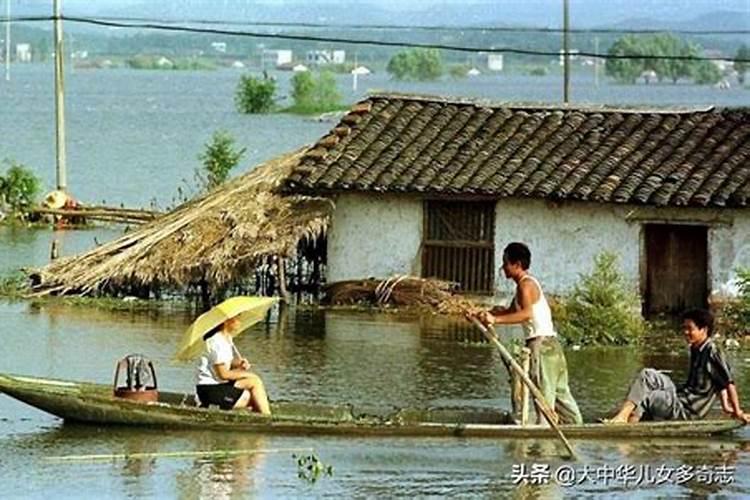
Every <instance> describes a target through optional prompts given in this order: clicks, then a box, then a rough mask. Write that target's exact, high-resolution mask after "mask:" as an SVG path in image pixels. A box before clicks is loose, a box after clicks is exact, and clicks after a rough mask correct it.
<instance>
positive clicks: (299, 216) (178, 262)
mask: <svg viewBox="0 0 750 500" xmlns="http://www.w3.org/2000/svg"><path fill="white" fill-rule="evenodd" d="M304 152H305V151H304V150H299V151H296V152H294V153H291V154H288V155H285V156H282V157H279V158H276V159H273V160H271V161H268V162H266V163H264V164H261V165H259V166H258V167H257V168H255V169H254V170H252V171H251V172H249V173H247V174H244V175H242V176H240V177H237V178H235V179H233V180H231V181H229V182H227V183H226V184H225V185H223V186H221V187H220V188H218V189H216V190H214V191H212V192H210V193H208V194H207V195H204V196H202V197H200V198H197V199H195V200H192V201H190V202H188V203H185V204H184V205H182V206H180V207H178V208H177V209H175V210H174V211H172V212H170V213H168V214H165V215H164V216H162V217H160V218H158V219H156V220H155V221H153V222H151V223H149V224H147V225H144V226H141V227H139V228H138V229H137V230H136V231H133V232H132V233H129V234H127V235H125V236H123V237H121V238H119V239H117V240H115V241H112V242H110V243H107V244H105V245H102V246H100V247H97V248H95V249H93V250H91V251H89V252H87V253H84V254H81V255H79V256H75V257H70V258H65V259H60V260H59V261H55V262H53V263H51V264H49V265H47V266H46V267H44V268H42V269H39V270H32V273H33V275H34V277H35V278H36V279H37V280H38V281H39V282H38V283H37V284H36V285H35V286H34V287H33V293H34V294H35V295H45V294H75V295H97V294H100V293H109V294H121V293H123V292H126V291H127V290H132V289H134V288H145V289H147V290H148V289H151V290H160V291H166V290H174V291H184V290H185V289H186V287H189V286H191V285H196V284H201V285H202V286H204V287H205V286H208V287H210V288H211V289H212V290H215V289H220V288H222V287H226V286H228V285H231V284H233V283H237V282H238V281H241V280H243V279H244V278H246V277H247V276H248V275H249V273H250V272H252V271H253V270H254V269H255V267H256V266H258V265H259V264H261V263H263V262H266V260H267V259H268V257H271V256H279V257H291V256H293V255H295V252H296V251H297V247H298V244H299V242H300V241H303V240H304V239H305V238H309V239H311V240H312V239H315V238H317V237H319V236H321V235H323V234H325V231H326V229H327V227H328V223H329V220H330V214H331V213H332V211H333V203H332V202H331V201H330V200H328V199H326V198H316V197H310V196H300V195H292V196H283V195H281V194H279V193H277V191H276V188H277V187H279V186H280V184H281V182H282V181H283V180H284V179H285V178H286V177H287V176H288V175H289V174H290V172H291V171H292V169H293V168H294V167H295V166H296V165H297V163H298V162H299V159H300V157H301V156H302V155H303V154H304Z"/></svg>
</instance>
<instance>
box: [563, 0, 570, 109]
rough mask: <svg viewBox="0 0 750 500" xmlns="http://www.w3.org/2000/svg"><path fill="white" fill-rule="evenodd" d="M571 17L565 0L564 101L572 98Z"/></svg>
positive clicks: (566, 101) (566, 102)
mask: <svg viewBox="0 0 750 500" xmlns="http://www.w3.org/2000/svg"><path fill="white" fill-rule="evenodd" d="M569 30H570V19H569V15H568V0H563V102H564V103H565V104H568V102H569V100H570V33H569Z"/></svg>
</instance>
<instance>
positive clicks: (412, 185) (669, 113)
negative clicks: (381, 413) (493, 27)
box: [286, 94, 750, 207]
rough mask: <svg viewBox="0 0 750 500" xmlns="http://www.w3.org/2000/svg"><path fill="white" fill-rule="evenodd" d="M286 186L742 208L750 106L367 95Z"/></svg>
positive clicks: (747, 191)
mask: <svg viewBox="0 0 750 500" xmlns="http://www.w3.org/2000/svg"><path fill="white" fill-rule="evenodd" d="M286 189H287V190H288V191H290V192H295V193H315V194H316V195H321V194H324V193H337V192H353V191H354V192H369V193H379V192H391V193H413V194H418V195H425V194H427V195H451V194H461V195H479V196H485V197H491V198H503V197H532V198H551V199H556V200H582V201H594V202H600V203H637V204H648V205H658V206H700V207H703V206H713V207H724V206H734V207H745V206H748V205H749V204H750V109H742V108H738V109H713V108H707V109H685V108H662V109H658V108H651V109H644V108H630V109H628V108H613V107H607V106H583V107H573V106H568V107H560V106H558V107H553V106H549V105H546V106H542V105H518V104H507V103H506V104H492V103H488V102H484V101H472V100H466V99H446V98H439V97H426V96H410V95H399V94H397V95H391V94H388V95H374V96H371V97H369V98H367V99H365V100H364V101H362V102H360V103H358V104H357V105H355V106H354V107H353V108H352V109H351V111H350V112H349V113H348V114H347V115H345V116H344V117H343V118H342V120H341V122H340V123H339V124H338V126H337V127H335V128H334V129H333V130H332V131H331V133H330V134H329V135H327V136H325V137H323V138H322V139H321V140H320V141H318V143H317V144H316V145H315V146H314V147H313V148H311V149H310V151H309V152H308V153H307V155H306V156H305V158H304V159H303V161H302V162H301V164H300V166H299V167H298V168H297V169H295V172H294V173H293V174H292V175H291V176H290V178H289V180H288V181H287V182H286Z"/></svg>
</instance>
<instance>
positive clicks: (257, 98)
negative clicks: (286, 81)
mask: <svg viewBox="0 0 750 500" xmlns="http://www.w3.org/2000/svg"><path fill="white" fill-rule="evenodd" d="M275 94H276V81H275V80H272V79H270V78H255V77H252V76H249V75H242V76H241V77H240V81H239V83H238V84H237V92H236V93H235V96H234V102H235V104H236V105H237V110H238V111H239V112H240V113H245V114H250V113H268V112H269V111H271V109H273V103H274V96H275Z"/></svg>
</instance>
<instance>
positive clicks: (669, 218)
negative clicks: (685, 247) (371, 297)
mask: <svg viewBox="0 0 750 500" xmlns="http://www.w3.org/2000/svg"><path fill="white" fill-rule="evenodd" d="M422 221H423V202H422V200H420V199H418V198H409V197H406V196H394V195H380V196H377V195H372V194H370V195H360V194H346V195H341V196H340V197H339V198H338V199H337V201H336V210H335V212H334V215H333V221H332V224H331V228H330V231H329V235H328V280H329V281H340V280H347V279H358V278H363V277H369V276H373V277H379V278H383V277H389V276H392V275H394V274H406V273H408V274H413V275H416V276H418V275H419V274H420V272H421V258H420V245H421V238H422V230H423V229H422ZM647 223H671V224H702V225H707V226H708V227H709V231H708V259H709V279H710V282H709V283H710V286H711V289H712V290H713V293H717V294H734V293H736V286H735V285H734V281H733V280H734V278H735V272H734V270H735V269H736V268H737V267H740V266H741V267H750V210H730V209H723V210H717V209H696V208H653V207H642V206H636V205H604V204H595V203H583V202H565V203H551V202H549V201H545V200H532V199H502V200H500V201H498V203H497V206H496V221H495V248H496V257H495V269H496V270H495V290H496V293H497V295H500V296H506V297H507V296H508V295H510V294H512V292H513V288H514V287H513V286H512V283H510V282H509V281H508V280H506V279H505V277H504V276H503V275H502V271H501V270H500V259H501V257H500V256H501V253H502V250H503V248H504V247H505V245H507V244H508V243H510V242H512V241H522V242H524V243H526V244H527V245H529V248H530V249H531V252H532V263H531V271H532V273H533V274H534V275H536V276H537V277H539V278H540V280H541V281H542V283H543V284H544V287H545V290H546V291H547V292H548V293H551V294H559V293H564V292H566V291H568V290H569V289H570V288H571V287H572V286H573V285H574V284H575V283H576V282H577V281H578V280H579V275H580V274H581V273H588V272H590V271H591V269H592V267H593V263H594V258H595V257H596V256H597V255H598V254H600V253H601V252H604V251H610V252H613V253H615V254H617V255H618V257H619V264H620V270H621V271H622V272H623V273H624V274H625V276H626V277H627V278H628V280H629V281H630V282H631V284H632V286H633V289H634V290H635V291H639V284H640V283H639V282H640V276H641V261H642V259H641V256H642V252H643V251H644V250H643V232H642V231H643V226H644V224H647Z"/></svg>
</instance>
